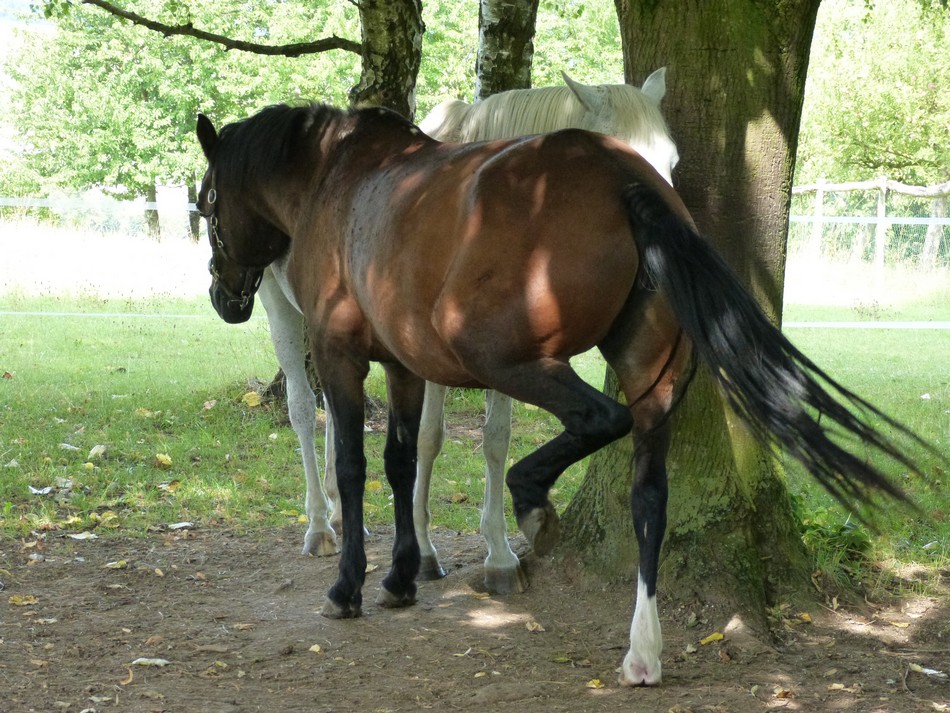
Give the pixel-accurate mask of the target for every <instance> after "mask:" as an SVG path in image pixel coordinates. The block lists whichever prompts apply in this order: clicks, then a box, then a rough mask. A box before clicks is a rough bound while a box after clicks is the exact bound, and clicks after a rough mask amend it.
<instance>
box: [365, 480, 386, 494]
mask: <svg viewBox="0 0 950 713" xmlns="http://www.w3.org/2000/svg"><path fill="white" fill-rule="evenodd" d="M366 489H367V490H368V491H369V492H371V493H378V492H379V491H380V490H382V489H383V484H382V483H381V482H379V481H378V480H371V481H369V482H368V483H367V484H366Z"/></svg>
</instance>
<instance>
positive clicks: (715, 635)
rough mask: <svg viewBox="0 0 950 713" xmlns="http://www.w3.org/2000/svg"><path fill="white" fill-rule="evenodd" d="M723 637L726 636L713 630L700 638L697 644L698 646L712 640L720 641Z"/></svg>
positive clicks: (709, 642)
mask: <svg viewBox="0 0 950 713" xmlns="http://www.w3.org/2000/svg"><path fill="white" fill-rule="evenodd" d="M725 638H726V637H725V636H723V635H722V634H721V633H720V632H718V631H715V632H713V633H712V634H710V635H709V636H707V637H706V638H705V639H700V640H699V645H700V646H706V645H707V644H711V643H713V642H714V641H722V640H723V639H725Z"/></svg>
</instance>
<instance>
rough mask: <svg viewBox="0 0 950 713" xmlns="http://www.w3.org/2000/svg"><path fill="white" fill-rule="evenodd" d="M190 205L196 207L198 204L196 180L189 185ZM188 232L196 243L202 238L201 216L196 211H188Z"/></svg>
mask: <svg viewBox="0 0 950 713" xmlns="http://www.w3.org/2000/svg"><path fill="white" fill-rule="evenodd" d="M188 203H189V205H196V204H197V203H198V188H197V186H196V182H195V181H194V180H192V181H191V183H189V184H188ZM188 230H189V231H190V234H191V239H192V240H194V241H195V242H198V240H199V239H200V238H201V216H200V215H199V214H198V211H196V210H189V211H188Z"/></svg>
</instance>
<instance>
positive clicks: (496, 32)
mask: <svg viewBox="0 0 950 713" xmlns="http://www.w3.org/2000/svg"><path fill="white" fill-rule="evenodd" d="M537 17H538V0H481V2H479V4H478V56H477V57H476V60H475V101H481V100H482V99H484V98H485V97H488V96H491V95H492V94H497V93H498V92H505V91H508V90H509V89H528V88H530V87H531V62H532V60H533V59H534V29H535V20H536V19H537Z"/></svg>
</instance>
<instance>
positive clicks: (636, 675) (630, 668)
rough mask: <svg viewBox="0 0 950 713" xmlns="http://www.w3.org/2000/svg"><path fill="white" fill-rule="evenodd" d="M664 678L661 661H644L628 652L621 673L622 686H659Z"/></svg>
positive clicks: (656, 659)
mask: <svg viewBox="0 0 950 713" xmlns="http://www.w3.org/2000/svg"><path fill="white" fill-rule="evenodd" d="M662 678H663V671H662V666H661V665H660V659H658V658H655V659H653V660H652V661H642V660H640V658H639V657H635V656H634V655H633V652H632V651H628V652H627V655H626V656H625V657H624V659H623V666H622V667H621V672H620V685H621V686H659V685H660V681H661V679H662Z"/></svg>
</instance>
